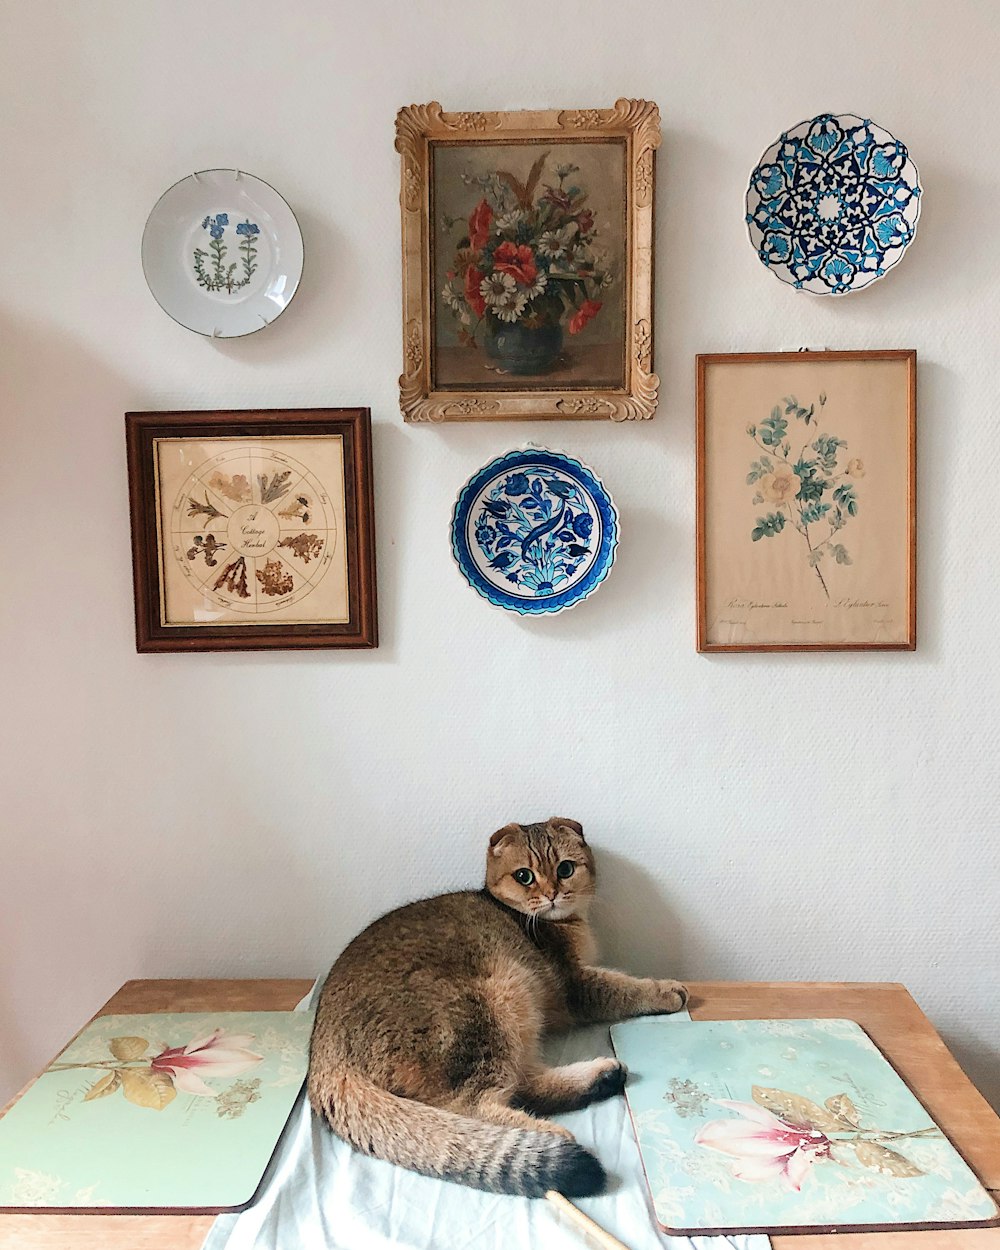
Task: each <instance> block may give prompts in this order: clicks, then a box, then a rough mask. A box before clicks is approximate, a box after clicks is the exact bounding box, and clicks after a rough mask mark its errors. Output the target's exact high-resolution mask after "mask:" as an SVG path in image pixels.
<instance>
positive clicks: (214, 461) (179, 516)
mask: <svg viewBox="0 0 1000 1250" xmlns="http://www.w3.org/2000/svg"><path fill="white" fill-rule="evenodd" d="M166 547H167V552H165V554H168V553H172V556H173V559H174V561H175V562H176V564H177V565H178V566H179V568H180V570H181V572H182V573H183V575H184V577H185V579H186V580H187V583H188V584H189V586H190V588H191V590H192V591H193V592H194V593H195V595H196V597H197V599H198V600H202V601H204V602H207V603H214V604H216V605H218V607H219V608H220V609H224V610H225V611H226V612H238V613H240V614H242V615H245V616H247V617H257V618H264V617H267V616H268V615H269V614H271V613H275V612H280V613H282V618H283V619H287V613H288V609H289V608H291V607H292V606H293V605H295V604H301V602H302V601H303V600H305V599H307V598H308V597H309V596H310V595H313V594H315V592H316V591H317V589H318V587H319V585H320V583H321V582H322V580H323V577H324V575H325V574H326V573H327V571H328V570H329V569H330V567H331V566H332V564H333V557H334V553H335V552H336V550H337V525H336V519H335V516H334V512H333V508H332V507H331V504H330V498H329V495H328V493H327V491H326V490H325V488H324V487H323V485H322V483H321V482H320V481H319V480H318V478H317V477H316V475H315V473H313V472H312V471H311V470H310V469H308V468H307V467H306V466H305V465H303V464H301V463H300V462H299V461H298V460H296V459H294V458H293V457H292V456H290V455H289V454H288V453H287V452H286V451H284V450H278V449H276V448H273V447H267V446H264V445H261V446H247V445H246V444H245V443H244V444H242V445H240V446H236V447H233V448H232V449H229V450H223V451H221V452H219V454H217V455H214V456H211V457H209V458H208V459H207V460H205V461H203V462H202V463H200V464H198V465H197V467H195V468H194V469H193V470H192V471H191V473H190V474H189V475H188V476H187V477H186V478H185V479H184V481H183V483H182V485H181V487H180V489H179V490H178V491H177V492H176V495H175V496H174V499H173V503H172V505H171V507H170V512H169V542H168V543H167V544H166ZM168 558H169V555H168Z"/></svg>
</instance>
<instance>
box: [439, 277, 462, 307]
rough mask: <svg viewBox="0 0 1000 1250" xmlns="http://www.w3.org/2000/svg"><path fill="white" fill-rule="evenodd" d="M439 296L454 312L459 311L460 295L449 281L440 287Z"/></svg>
mask: <svg viewBox="0 0 1000 1250" xmlns="http://www.w3.org/2000/svg"><path fill="white" fill-rule="evenodd" d="M441 298H442V299H443V300H444V302H445V303H446V304H447V305H448V307H449V308H451V309H453V310H454V311H455V312H459V311H460V310H461V308H462V297H461V296H460V295H459V293H458V292H457V291H456V290H455V288H454V287H453V286H452V285H451V283H450V282H449V283H448V284H447V285H446V286H444V287H442V289H441Z"/></svg>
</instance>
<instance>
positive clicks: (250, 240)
mask: <svg viewBox="0 0 1000 1250" xmlns="http://www.w3.org/2000/svg"><path fill="white" fill-rule="evenodd" d="M228 226H229V214H228V213H216V214H214V216H212V215H210V216H208V217H206V218H205V219H204V221H203V222H202V223H201V228H202V230H207V231H208V233H209V236H210V239H211V242H210V243H209V245H208V250H207V251H206V250H205V248H202V247H196V248H195V249H194V276H195V280H196V281H197V283H198V285H199V286H200V287H204V288H205V290H206V291H212V292H215V293H219V292H223V291H224V292H226V294H228V295H232V294H233V292H234V291H239V290H240V289H241V288H242V287H245V286H246V285H247V284H248V283H249V281H250V279H251V278H252V277H253V275H254V273H255V272H256V269H257V247H256V239H257V235H258V234H260V227H259V226H258V225H255V224H254V222H252V221H249V220H247V221H241V222H238V223H237V226H236V237H237V238H238V239H242V242H241V243H239V245H238V249H237V250H238V251H239V253H240V257H241V260H240V261H232V262H231V263H230V264H228V265H227V264H226V255H227V253H228V251H229V248H228V246H227V245H226V243H224V242H223V239H224V236H225V233H226V229H227V227H228ZM206 261H208V262H209V264H210V265H211V267H212V272H211V273H209V272H208V270H207V269H206V268H205V262H206ZM240 265H242V269H243V277H242V278H237V277H236V270H237V268H238V267H240Z"/></svg>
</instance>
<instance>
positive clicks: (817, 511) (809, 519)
mask: <svg viewBox="0 0 1000 1250" xmlns="http://www.w3.org/2000/svg"><path fill="white" fill-rule="evenodd" d="M829 511H830V505H829V504H828V503H811V504H810V505H809V507H808V508H803V509H802V523H803V525H815V524H816V522H817V521H818V520H820V519H821V518H822V517H823V516H824V515H825V514H826V513H827V512H829Z"/></svg>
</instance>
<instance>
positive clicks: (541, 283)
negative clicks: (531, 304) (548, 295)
mask: <svg viewBox="0 0 1000 1250" xmlns="http://www.w3.org/2000/svg"><path fill="white" fill-rule="evenodd" d="M548 281H549V275H548V274H547V273H546V272H545V270H544V269H539V271H538V272H537V273H536V274H535V280H534V282H532V284H531V286H525V287H522V288H521V290H522V291H523V292H524V294H525V295H527V297H528V299H534V298H535V296H536V295H541V293H542V292H543V291H544V290H545V288H546V286H547V285H548Z"/></svg>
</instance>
